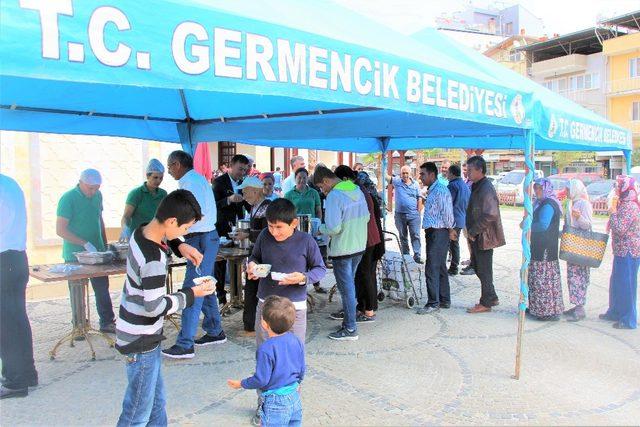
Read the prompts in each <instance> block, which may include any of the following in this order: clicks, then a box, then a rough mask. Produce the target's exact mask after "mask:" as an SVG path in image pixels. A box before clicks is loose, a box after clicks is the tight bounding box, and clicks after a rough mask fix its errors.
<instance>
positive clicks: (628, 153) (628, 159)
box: [622, 150, 632, 175]
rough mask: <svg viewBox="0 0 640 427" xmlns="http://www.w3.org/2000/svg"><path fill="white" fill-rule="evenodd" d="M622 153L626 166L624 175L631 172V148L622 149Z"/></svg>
mask: <svg viewBox="0 0 640 427" xmlns="http://www.w3.org/2000/svg"><path fill="white" fill-rule="evenodd" d="M622 152H623V153H624V159H625V164H626V166H627V172H626V174H625V175H630V174H631V166H632V165H631V150H622Z"/></svg>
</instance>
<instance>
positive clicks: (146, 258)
mask: <svg viewBox="0 0 640 427" xmlns="http://www.w3.org/2000/svg"><path fill="white" fill-rule="evenodd" d="M171 243H172V244H171V246H172V249H174V252H176V253H178V251H177V248H175V247H174V246H176V245H175V244H174V242H171ZM175 243H177V244H179V243H180V241H176V242H175ZM168 259H169V250H168V248H167V247H166V246H162V245H159V244H157V243H155V242H153V241H151V240H149V239H147V238H145V237H144V235H143V234H142V226H141V227H139V228H137V229H136V230H135V231H134V233H133V235H132V236H131V239H130V241H129V255H128V256H127V273H126V274H127V276H126V279H125V282H124V288H123V289H122V296H121V297H120V310H119V313H118V319H117V321H116V349H117V350H118V351H119V352H120V353H122V354H130V353H141V352H145V351H149V350H152V349H154V348H155V347H157V346H158V344H159V343H160V341H162V340H163V339H165V337H164V335H163V334H162V326H163V324H164V316H166V315H168V314H172V313H175V312H176V311H178V310H181V309H183V308H185V307H189V306H190V305H191V304H193V299H194V297H193V291H192V290H191V289H181V290H179V291H178V292H175V293H173V294H170V295H167V293H166V289H165V281H166V277H167V261H168Z"/></svg>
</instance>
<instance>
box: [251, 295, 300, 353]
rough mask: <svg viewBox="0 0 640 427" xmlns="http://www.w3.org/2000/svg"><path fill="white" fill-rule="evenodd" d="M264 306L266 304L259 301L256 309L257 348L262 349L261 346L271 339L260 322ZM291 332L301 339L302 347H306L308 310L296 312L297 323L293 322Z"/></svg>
mask: <svg viewBox="0 0 640 427" xmlns="http://www.w3.org/2000/svg"><path fill="white" fill-rule="evenodd" d="M263 305H264V302H262V301H258V307H257V308H256V347H260V345H262V343H263V342H265V341H266V340H267V338H269V335H267V331H265V330H264V329H263V328H262V323H261V322H260V320H261V319H262V306H263ZM291 332H293V334H294V335H295V336H297V337H298V338H299V339H300V341H301V342H302V345H304V340H305V337H306V335H307V310H296V321H295V322H293V328H291Z"/></svg>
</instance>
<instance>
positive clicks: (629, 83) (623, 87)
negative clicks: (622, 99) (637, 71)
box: [606, 77, 640, 95]
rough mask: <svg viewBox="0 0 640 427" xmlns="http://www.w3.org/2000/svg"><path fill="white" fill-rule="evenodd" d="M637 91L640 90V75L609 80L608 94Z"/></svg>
mask: <svg viewBox="0 0 640 427" xmlns="http://www.w3.org/2000/svg"><path fill="white" fill-rule="evenodd" d="M635 92H640V77H633V78H632V77H629V78H627V79H618V80H611V81H609V82H607V86H606V93H607V95H622V94H630V93H635Z"/></svg>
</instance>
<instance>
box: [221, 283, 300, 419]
mask: <svg viewBox="0 0 640 427" xmlns="http://www.w3.org/2000/svg"><path fill="white" fill-rule="evenodd" d="M295 319H296V309H295V307H294V305H293V303H292V302H291V301H290V300H289V299H287V298H284V297H279V296H275V295H274V296H270V297H268V298H267V299H266V300H265V302H264V307H263V309H262V319H261V320H260V322H261V323H262V327H263V328H264V329H265V330H266V331H267V334H268V335H269V338H268V339H267V340H266V341H265V342H264V343H262V345H260V347H258V350H257V351H256V372H255V374H253V376H251V377H249V378H245V379H244V380H242V381H240V380H228V381H227V383H228V384H229V386H230V387H232V388H236V389H239V388H244V389H258V390H260V392H261V395H262V398H261V407H260V409H259V414H260V421H261V425H262V426H263V427H266V426H287V425H288V426H299V425H301V423H302V403H301V402H300V395H299V393H298V388H299V386H300V383H301V382H302V379H303V378H304V371H305V364H304V346H303V344H302V342H300V339H298V337H296V336H295V335H294V334H293V333H291V332H290V330H291V328H292V327H293V322H294V321H295Z"/></svg>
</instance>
